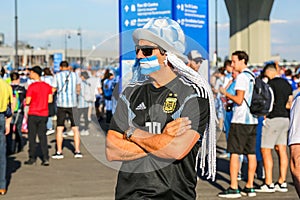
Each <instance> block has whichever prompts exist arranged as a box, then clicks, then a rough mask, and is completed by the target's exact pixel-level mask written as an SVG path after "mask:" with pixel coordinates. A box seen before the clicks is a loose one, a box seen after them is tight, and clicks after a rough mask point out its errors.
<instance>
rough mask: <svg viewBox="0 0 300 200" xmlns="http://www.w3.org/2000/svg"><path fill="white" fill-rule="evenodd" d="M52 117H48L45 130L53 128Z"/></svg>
mask: <svg viewBox="0 0 300 200" xmlns="http://www.w3.org/2000/svg"><path fill="white" fill-rule="evenodd" d="M52 119H53V117H48V121H47V130H49V129H53V122H52Z"/></svg>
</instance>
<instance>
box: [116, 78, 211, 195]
mask: <svg viewBox="0 0 300 200" xmlns="http://www.w3.org/2000/svg"><path fill="white" fill-rule="evenodd" d="M178 117H189V119H190V120H191V121H192V129H194V130H196V131H197V132H198V133H199V134H200V135H202V134H203V133H204V131H205V128H206V125H207V123H208V120H209V103H208V99H207V94H206V92H205V90H204V89H203V88H198V87H197V86H196V85H195V84H193V83H192V82H190V81H189V80H187V79H185V78H183V77H177V78H175V79H174V80H172V81H171V82H170V83H168V84H167V85H166V86H164V87H160V88H155V87H154V86H153V85H152V83H151V82H145V83H143V84H141V85H135V86H129V87H127V88H126V89H125V91H124V92H123V94H122V95H121V97H120V99H119V101H118V105H117V108H116V112H115V114H114V117H113V119H112V121H111V125H110V129H112V130H115V131H118V132H120V133H124V131H125V130H127V129H128V128H129V125H128V124H129V123H130V121H132V123H133V125H134V126H135V127H138V128H140V129H143V130H145V131H148V132H151V133H153V134H160V133H162V131H163V129H164V127H165V125H166V124H167V123H168V122H170V121H172V120H174V119H176V118H178ZM130 118H132V120H130ZM199 146H200V145H199V143H197V144H196V145H195V146H194V147H193V148H192V150H191V151H190V152H189V153H188V154H187V155H186V156H185V157H184V158H183V159H181V160H170V159H162V158H158V157H156V156H154V155H153V154H150V153H149V154H148V156H146V157H144V158H140V159H136V160H132V161H124V162H123V164H122V166H121V169H120V171H119V175H118V183H117V187H116V199H164V200H165V199H195V198H196V192H195V187H196V183H197V177H196V172H195V160H196V156H197V152H198V148H199Z"/></svg>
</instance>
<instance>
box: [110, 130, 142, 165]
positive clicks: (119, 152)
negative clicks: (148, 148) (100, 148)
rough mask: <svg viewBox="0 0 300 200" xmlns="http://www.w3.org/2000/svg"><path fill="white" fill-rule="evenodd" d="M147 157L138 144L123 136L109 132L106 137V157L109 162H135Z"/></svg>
mask: <svg viewBox="0 0 300 200" xmlns="http://www.w3.org/2000/svg"><path fill="white" fill-rule="evenodd" d="M145 156H147V153H146V152H145V151H144V150H143V149H142V148H141V147H140V146H138V145H137V144H135V143H133V142H130V141H128V140H126V139H124V137H123V134H121V133H118V132H116V131H112V130H109V131H108V133H107V137H106V157H107V159H108V160H109V161H126V160H135V159H138V158H142V157H145Z"/></svg>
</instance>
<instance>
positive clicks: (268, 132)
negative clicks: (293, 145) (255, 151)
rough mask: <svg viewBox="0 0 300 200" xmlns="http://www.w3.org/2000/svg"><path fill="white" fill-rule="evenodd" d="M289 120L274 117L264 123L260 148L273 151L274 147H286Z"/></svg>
mask: <svg viewBox="0 0 300 200" xmlns="http://www.w3.org/2000/svg"><path fill="white" fill-rule="evenodd" d="M289 123H290V121H289V118H287V117H275V118H271V119H270V118H267V119H265V121H264V125H263V128H262V135H261V148H268V149H273V148H274V146H275V145H277V144H281V145H287V135H288V129H289Z"/></svg>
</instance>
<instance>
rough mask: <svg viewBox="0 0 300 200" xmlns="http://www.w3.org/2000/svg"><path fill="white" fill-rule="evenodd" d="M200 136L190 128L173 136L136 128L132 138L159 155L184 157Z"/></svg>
mask: <svg viewBox="0 0 300 200" xmlns="http://www.w3.org/2000/svg"><path fill="white" fill-rule="evenodd" d="M199 137H200V136H199V134H198V133H197V132H196V131H194V130H189V131H188V132H187V133H185V134H182V135H178V136H171V135H168V134H164V133H162V134H151V133H149V132H146V131H143V130H141V129H136V130H135V131H134V134H133V135H132V137H131V138H130V140H131V141H133V142H134V143H136V144H137V145H139V146H140V147H142V148H143V149H145V150H146V152H149V153H152V154H153V155H155V156H157V157H160V158H166V159H182V158H183V157H184V156H185V155H186V154H187V153H188V152H189V151H190V150H191V149H192V147H193V146H194V145H195V144H196V142H197V141H198V139H199Z"/></svg>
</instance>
